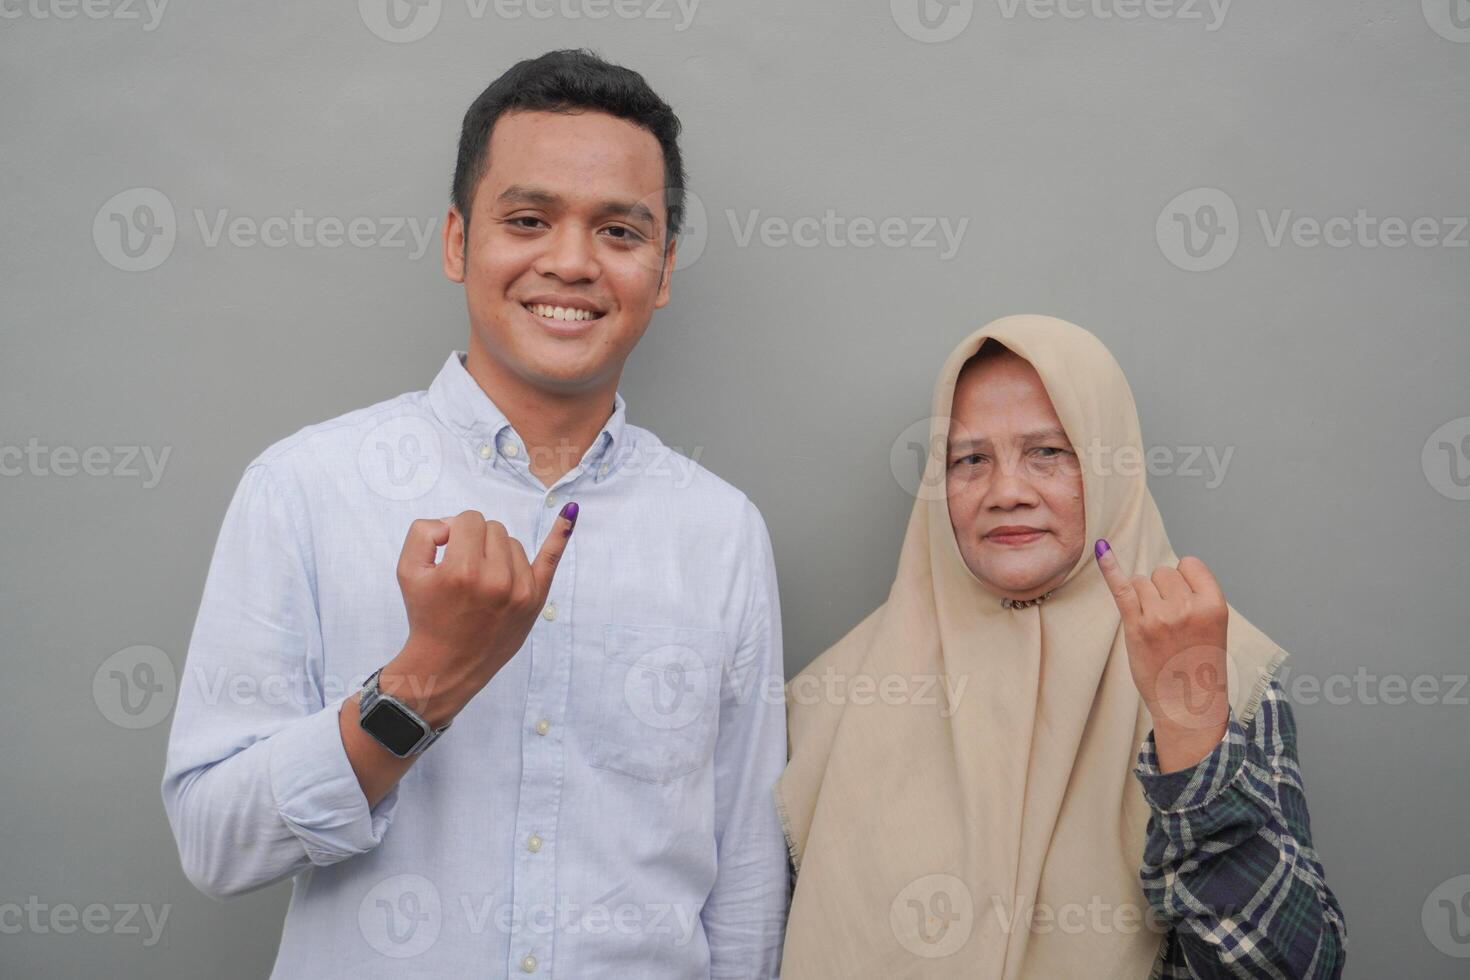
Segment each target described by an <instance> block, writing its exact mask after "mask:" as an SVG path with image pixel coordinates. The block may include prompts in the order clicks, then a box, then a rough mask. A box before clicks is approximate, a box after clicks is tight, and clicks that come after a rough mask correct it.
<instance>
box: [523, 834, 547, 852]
mask: <svg viewBox="0 0 1470 980" xmlns="http://www.w3.org/2000/svg"><path fill="white" fill-rule="evenodd" d="M542 843H544V842H543V841H542V840H541V837H540V836H539V835H537V834H532V835H531V837H530V839H529V840H527V841H526V850H528V851H530V852H531V853H532V854H539V853H541V845H542Z"/></svg>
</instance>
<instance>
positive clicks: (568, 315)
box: [521, 303, 603, 323]
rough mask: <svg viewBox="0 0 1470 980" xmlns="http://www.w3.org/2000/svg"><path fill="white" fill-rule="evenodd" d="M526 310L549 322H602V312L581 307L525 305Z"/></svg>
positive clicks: (549, 304) (546, 304)
mask: <svg viewBox="0 0 1470 980" xmlns="http://www.w3.org/2000/svg"><path fill="white" fill-rule="evenodd" d="M521 305H523V306H524V307H525V308H526V309H528V310H530V311H531V312H532V313H534V314H536V315H537V316H539V317H542V318H544V319H547V320H562V321H565V322H572V323H574V322H577V321H580V320H600V319H602V316H603V314H602V311H600V310H595V309H590V308H586V307H581V306H558V305H554V304H551V303H523V304H521Z"/></svg>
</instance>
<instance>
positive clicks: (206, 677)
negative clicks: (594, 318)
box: [163, 351, 789, 980]
mask: <svg viewBox="0 0 1470 980" xmlns="http://www.w3.org/2000/svg"><path fill="white" fill-rule="evenodd" d="M625 407H626V406H625V403H624V400H623V398H622V396H621V395H616V396H615V402H614V406H613V411H612V414H611V417H610V418H609V419H608V421H607V424H606V426H605V427H604V428H603V430H602V432H601V433H600V434H599V435H598V437H597V439H596V440H595V442H594V443H593V445H592V447H591V448H590V449H589V450H588V451H587V452H586V454H585V455H584V456H583V457H582V458H581V460H580V463H579V465H577V466H575V467H574V468H573V469H572V470H571V471H570V472H568V473H567V474H566V475H565V476H563V477H562V478H561V479H560V480H558V481H557V482H556V485H555V486H553V487H550V488H548V487H546V486H544V485H543V484H542V483H541V482H540V481H539V480H538V479H537V478H536V477H535V476H534V475H532V473H531V471H530V469H529V467H528V461H527V458H526V446H525V443H524V442H523V441H522V439H521V438H520V436H519V435H518V434H517V433H516V431H515V430H514V429H513V428H512V427H511V425H510V424H509V422H508V421H507V420H506V418H505V416H504V414H502V413H501V412H500V411H499V410H498V409H497V408H496V407H495V404H494V403H493V402H492V401H491V400H490V398H488V397H487V396H486V394H485V392H484V391H483V390H482V389H481V388H480V387H479V385H478V384H477V383H476V382H475V380H474V379H473V378H472V377H471V376H470V375H469V373H468V372H467V371H466V370H465V368H464V362H463V354H462V352H459V351H455V352H453V353H451V355H450V357H449V358H448V360H447V361H446V362H445V364H444V367H443V369H442V370H440V372H439V374H438V375H437V376H436V377H435V379H434V381H433V384H432V385H431V386H430V387H429V389H428V391H426V392H425V391H420V392H412V393H408V394H404V395H401V396H399V397H397V398H394V399H392V400H390V401H386V402H383V403H381V404H378V405H374V406H371V407H369V408H364V409H360V410H358V411H355V412H350V413H348V414H346V415H343V416H341V417H339V418H336V419H333V420H331V421H327V422H323V423H321V424H319V425H313V426H309V427H307V428H305V429H302V430H301V431H299V432H297V433H295V434H294V435H292V436H289V437H288V438H286V439H283V440H282V441H280V442H278V443H276V444H275V445H273V446H271V447H270V448H269V449H267V450H266V451H265V452H264V453H262V454H261V455H260V456H259V457H257V458H256V459H255V460H254V461H253V462H251V463H250V465H249V466H248V467H247V468H246V470H245V473H244V476H243V477H242V479H241V482H240V484H239V487H238V489H237V490H236V492H235V496H234V498H233V500H232V501H231V503H230V506H229V510H228V512H227V513H226V514H225V518H224V523H223V526H222V527H221V530H220V536H219V540H218V543H217V545H216V548H215V553H214V558H213V561H212V563H211V564H210V568H209V575H208V578H207V580H206V582H205V587H204V595H203V600H202V603H201V606H200V609H199V617H198V620H197V622H196V624H195V627H194V633H193V638H192V640H191V642H190V645H189V655H188V659H187V662H186V663H185V665H184V676H183V679H182V680H181V681H180V690H179V700H178V706H177V709H176V712H175V715H174V720H173V729H172V732H171V734H170V738H169V747H168V761H167V765H166V770H165V773H164V777H163V800H164V806H165V809H166V810H167V813H168V818H169V822H170V824H171V826H172V827H173V832H174V836H175V839H176V840H177V841H178V845H179V854H180V858H181V861H182V863H183V868H184V873H185V874H186V875H187V876H188V878H189V880H190V881H191V882H193V883H194V884H195V886H196V887H198V888H199V889H200V890H201V891H203V892H205V893H206V894H208V895H210V896H212V897H215V898H221V899H222V898H225V897H228V896H233V895H239V894H241V893H243V892H247V891H250V890H252V889H255V888H259V887H261V886H263V885H267V884H270V883H271V882H274V881H277V880H279V879H281V878H284V877H287V876H292V879H293V880H292V886H293V887H292V891H291V904H290V909H289V911H288V913H287V916H286V922H285V928H284V932H283V935H282V937H281V945H280V950H279V952H278V954H277V958H276V963H275V970H274V972H273V973H272V977H275V978H303V980H319V978H322V977H334V976H342V977H363V978H368V977H393V978H400V977H441V978H448V977H454V978H461V977H563V978H567V980H586V978H597V977H609V978H620V980H626V978H636V980H649V978H663V977H668V978H674V977H679V978H685V977H689V978H693V977H738V978H741V980H748V978H753V977H755V978H765V977H772V976H775V975H776V974H777V972H778V965H779V959H780V949H781V942H782V936H783V930H784V923H785V918H786V908H787V902H788V899H789V894H788V888H789V880H788V871H787V858H786V848H785V843H784V838H783V835H782V832H781V827H780V823H779V820H778V817H777V814H776V810H775V805H774V800H773V788H774V786H775V782H776V779H777V777H778V776H779V775H780V773H781V770H782V768H783V767H784V765H785V758H786V726H785V706H784V698H783V695H782V690H781V684H782V678H783V670H782V656H781V613H780V605H779V600H778V597H777V592H776V576H775V567H774V563H773V561H772V556H771V545H770V539H769V537H768V534H767V531H766V526H765V523H764V521H763V520H762V519H761V515H760V513H759V511H757V509H756V508H755V506H754V505H753V504H752V503H751V502H750V500H749V499H747V498H746V497H745V496H744V494H742V493H741V492H740V491H738V490H736V489H735V488H734V487H732V486H730V485H729V484H727V483H725V482H724V481H722V480H721V479H719V478H718V477H716V476H714V475H713V474H711V473H710V472H708V471H707V470H705V469H703V468H702V467H700V466H699V465H697V464H696V463H695V462H694V461H692V460H690V459H688V458H686V457H684V456H682V455H680V454H679V453H676V452H674V451H673V450H671V449H669V448H668V447H665V446H664V445H663V444H662V443H661V442H660V441H659V440H658V438H657V437H656V436H654V435H653V434H652V433H651V432H648V431H647V430H645V429H641V428H638V427H637V426H634V425H630V424H627V422H626V421H625ZM566 500H576V501H577V503H578V504H579V505H580V507H581V513H580V516H579V518H578V522H577V528H576V532H575V533H574V534H573V535H572V537H571V540H570V542H569V543H568V547H567V551H566V554H565V556H564V557H563V558H562V560H561V563H560V565H559V567H558V570H557V573H556V577H555V580H554V582H553V584H552V587H551V593H550V596H549V600H548V602H547V603H546V606H545V607H544V609H543V611H542V614H541V616H540V617H539V618H538V619H537V620H536V624H535V626H534V627H533V628H532V629H531V632H530V635H529V637H528V638H527V639H526V642H525V644H524V645H523V646H522V647H521V649H520V651H519V652H518V653H517V654H516V655H515V657H514V658H513V659H512V660H511V661H510V662H509V663H508V664H507V665H506V666H505V667H504V668H503V669H502V670H501V671H500V672H499V673H498V674H497V675H496V676H495V678H494V679H493V680H492V681H491V682H490V684H489V685H488V686H487V687H486V688H485V689H484V690H482V691H481V692H480V693H479V694H478V695H477V696H476V697H475V698H474V700H473V701H471V702H470V704H469V705H468V707H466V708H465V710H464V711H462V712H461V713H460V714H459V716H458V717H457V718H455V719H454V722H453V724H452V725H451V727H450V728H449V730H448V731H447V732H445V733H444V735H443V736H442V737H441V738H440V739H439V741H438V742H437V743H435V744H434V745H433V746H432V747H430V748H429V750H428V751H427V752H426V753H425V754H424V755H423V756H422V757H421V758H420V759H419V760H418V762H417V763H416V764H415V765H414V767H413V768H412V769H411V770H410V771H409V772H408V774H407V775H406V776H405V777H404V779H403V780H402V781H401V782H400V783H399V784H398V786H397V787H396V788H394V790H393V791H392V792H390V793H389V794H388V796H387V797H385V798H384V799H383V800H382V802H380V803H379V804H378V806H377V807H375V808H373V809H372V810H369V809H368V806H367V800H366V798H365V797H364V796H363V793H362V790H361V788H360V786H359V784H358V782H357V778H356V776H354V774H353V772H352V768H351V765H350V764H349V762H348V758H347V754H346V751H345V750H344V749H343V746H342V739H341V735H340V733H339V731H338V727H337V725H338V721H337V712H338V708H339V706H340V705H341V703H342V701H343V699H344V698H345V697H347V696H349V695H353V696H355V694H356V691H357V690H358V688H359V687H360V686H361V684H362V682H363V681H364V679H365V678H366V677H367V675H368V674H370V673H371V672H372V671H373V670H375V669H377V668H378V667H380V666H382V665H383V664H385V663H387V662H388V661H389V660H391V659H393V657H395V656H396V655H397V654H398V652H399V650H400V649H402V647H403V644H404V641H405V640H406V639H407V637H408V620H407V616H406V614H405V612H404V606H403V598H402V595H401V593H400V592H399V589H398V583H397V578H396V566H397V561H398V557H399V554H400V552H401V550H402V547H403V540H404V536H405V535H406V534H407V532H408V526H409V524H410V523H411V522H412V521H413V520H414V519H416V518H420V517H430V518H433V517H448V516H452V515H454V514H457V513H459V512H461V511H464V510H469V509H473V510H478V511H480V512H482V513H483V514H484V515H485V517H486V518H487V519H491V520H497V521H500V522H501V523H502V524H504V525H505V526H506V528H507V530H508V531H509V532H510V534H511V536H513V537H515V538H516V539H518V540H519V541H520V542H521V544H522V545H523V546H524V547H525V550H526V553H527V555H528V556H529V557H532V558H534V556H535V554H536V552H537V550H538V549H539V548H540V545H541V542H542V540H543V539H544V537H545V536H546V533H547V532H548V530H549V529H550V528H551V526H552V524H553V522H554V521H555V519H556V516H557V513H558V511H559V510H560V509H561V505H562V503H563V502H564V501H566Z"/></svg>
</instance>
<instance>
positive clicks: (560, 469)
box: [465, 338, 617, 487]
mask: <svg viewBox="0 0 1470 980" xmlns="http://www.w3.org/2000/svg"><path fill="white" fill-rule="evenodd" d="M465 370H466V371H468V372H469V374H470V377H472V378H474V379H475V383H476V384H478V385H479V386H480V390H481V391H483V392H485V394H486V395H487V396H488V397H489V398H490V400H491V401H493V402H494V403H495V405H496V407H497V408H499V409H500V410H501V411H502V412H504V413H505V417H506V419H507V420H508V421H509V422H510V424H511V425H512V426H514V427H515V430H516V432H517V433H519V434H520V437H521V438H522V439H524V440H525V443H526V446H525V448H526V458H527V460H528V461H529V463H530V467H531V472H532V473H534V474H535V475H536V478H537V479H538V480H540V481H541V482H542V483H543V484H545V485H546V486H548V487H549V486H551V485H552V484H554V483H556V481H557V480H559V479H561V478H562V477H563V476H565V475H566V474H567V472H569V471H570V470H572V469H573V468H574V467H576V466H577V464H578V463H580V462H581V461H582V456H583V455H584V454H585V453H586V452H587V448H588V447H589V446H591V445H592V440H594V439H596V438H597V435H598V433H600V432H601V431H602V427H603V426H604V425H606V424H607V420H608V418H609V417H610V416H611V415H612V412H613V400H614V395H615V393H616V391H617V378H616V377H614V378H613V379H612V380H611V381H609V382H608V383H606V384H604V385H601V386H599V387H597V388H592V389H588V390H586V391H581V392H577V393H575V394H568V395H557V394H551V393H548V392H546V391H544V390H542V389H539V388H536V387H533V386H532V385H529V384H527V383H526V382H525V381H524V380H523V379H521V378H518V377H516V376H515V375H514V374H512V373H511V372H509V371H507V370H506V369H505V368H504V367H503V366H501V365H500V364H499V363H497V362H496V361H495V359H494V358H492V357H490V356H489V355H488V354H486V353H485V352H484V351H483V350H481V348H480V347H479V345H478V344H476V343H475V341H474V339H473V338H471V340H470V346H469V352H468V353H467V354H466V355H465Z"/></svg>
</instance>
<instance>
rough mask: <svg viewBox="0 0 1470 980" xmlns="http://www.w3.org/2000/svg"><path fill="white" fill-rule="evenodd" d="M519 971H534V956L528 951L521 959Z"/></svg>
mask: <svg viewBox="0 0 1470 980" xmlns="http://www.w3.org/2000/svg"><path fill="white" fill-rule="evenodd" d="M521 971H522V972H524V973H535V972H536V957H534V956H532V955H530V954H529V953H528V954H526V957H525V959H523V960H521Z"/></svg>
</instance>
